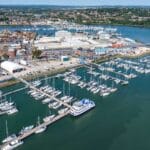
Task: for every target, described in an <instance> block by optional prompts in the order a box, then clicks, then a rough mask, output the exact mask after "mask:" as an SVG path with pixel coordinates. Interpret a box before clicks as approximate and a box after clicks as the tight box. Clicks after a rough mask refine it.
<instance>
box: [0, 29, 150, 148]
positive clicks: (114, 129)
mask: <svg viewBox="0 0 150 150" xmlns="http://www.w3.org/2000/svg"><path fill="white" fill-rule="evenodd" d="M118 30H119V31H120V32H122V34H124V36H127V37H133V38H134V37H135V38H138V39H140V40H143V42H149V39H150V29H141V28H132V27H119V29H118ZM148 35H149V36H148ZM81 72H83V69H79V70H78V73H81ZM44 82H45V81H43V83H44ZM47 82H49V83H51V82H52V80H48V81H47ZM55 83H56V84H55V85H56V87H57V88H59V89H62V88H63V81H62V80H60V79H57V80H56V81H55ZM149 83H150V75H139V76H138V77H137V78H136V79H133V80H131V81H130V84H129V85H128V86H125V87H119V90H118V91H117V92H116V93H114V94H112V95H110V96H108V97H106V98H102V97H100V96H98V95H93V94H91V93H89V92H87V91H86V90H85V89H82V90H81V89H80V88H79V87H76V86H71V95H73V96H74V97H77V98H79V99H80V98H83V97H88V98H90V99H92V100H94V101H95V103H96V108H95V109H93V110H92V111H90V112H88V113H86V114H84V115H82V116H80V117H78V118H73V117H71V116H67V117H65V118H63V119H62V120H60V121H58V122H57V123H55V124H53V125H51V126H49V128H48V130H47V131H46V132H44V133H42V134H39V135H34V136H31V137H29V138H28V139H26V140H25V141H24V144H23V145H22V146H21V147H19V148H18V150H41V149H42V150H50V149H51V150H84V149H86V150H93V149H94V150H149V149H150V119H149V114H150V109H149V108H150V92H149V91H150V84H149ZM22 86H23V85H22V84H18V85H15V86H13V87H9V88H4V89H2V90H3V91H5V92H7V91H10V90H13V89H17V88H19V87H22ZM65 87H66V90H65V93H66V94H67V92H68V84H67V83H66V84H65ZM8 98H9V97H8ZM11 98H12V100H13V101H15V103H16V105H17V107H18V108H19V110H20V111H19V113H17V114H16V115H12V116H2V117H0V141H1V140H2V139H3V138H4V137H5V120H6V119H7V121H8V127H9V132H10V133H17V132H19V130H20V129H21V128H22V127H23V126H27V125H30V124H33V123H34V124H35V123H36V120H37V116H40V117H41V118H42V117H44V116H46V115H47V114H48V112H49V110H48V107H47V105H43V104H42V103H41V102H40V101H35V100H34V99H32V98H31V97H30V96H29V95H27V90H24V91H21V92H18V93H17V94H13V95H11Z"/></svg>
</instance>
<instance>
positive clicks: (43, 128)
mask: <svg viewBox="0 0 150 150" xmlns="http://www.w3.org/2000/svg"><path fill="white" fill-rule="evenodd" d="M46 128H47V127H46V126H40V127H39V128H38V129H37V130H36V131H35V134H39V133H42V132H44V131H45V130H46Z"/></svg>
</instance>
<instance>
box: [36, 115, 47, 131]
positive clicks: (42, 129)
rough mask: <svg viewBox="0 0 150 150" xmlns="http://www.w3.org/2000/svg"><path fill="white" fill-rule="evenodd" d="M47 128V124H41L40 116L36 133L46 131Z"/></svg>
mask: <svg viewBox="0 0 150 150" xmlns="http://www.w3.org/2000/svg"><path fill="white" fill-rule="evenodd" d="M46 128H47V127H46V126H45V125H41V124H40V117H38V122H37V130H36V131H35V134H38V133H42V132H44V131H45V130H46Z"/></svg>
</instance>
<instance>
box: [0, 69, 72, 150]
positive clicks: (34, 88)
mask: <svg viewBox="0 0 150 150" xmlns="http://www.w3.org/2000/svg"><path fill="white" fill-rule="evenodd" d="M8 73H9V72H8ZM9 74H10V75H11V76H12V77H13V78H15V79H17V80H19V81H21V82H22V83H24V84H25V85H26V86H25V87H23V88H20V89H18V90H15V91H12V92H9V93H6V94H4V95H5V96H6V95H9V94H12V93H15V92H17V91H20V90H23V89H26V88H31V89H33V90H35V91H37V92H39V93H41V94H44V95H45V96H47V97H48V98H51V99H53V100H55V101H56V102H59V103H61V104H62V105H64V106H66V107H67V108H69V110H68V111H66V112H64V113H63V114H60V115H57V116H56V117H55V118H53V119H52V120H50V121H48V122H43V123H42V124H40V125H39V126H36V127H35V128H33V129H32V130H30V131H29V132H27V133H25V134H23V135H19V136H18V137H17V139H16V140H23V139H25V138H27V137H29V136H31V135H32V134H34V133H35V132H36V131H37V130H38V129H39V128H41V127H44V126H46V127H47V126H49V125H51V124H52V123H54V122H56V121H58V120H59V119H61V118H63V117H65V116H66V115H68V114H69V113H70V109H72V106H71V105H69V104H67V103H65V102H63V101H61V100H59V99H58V98H56V97H54V96H52V95H49V94H47V93H46V92H44V91H42V90H40V89H38V88H37V87H35V86H33V85H32V84H31V83H29V82H28V81H26V80H24V79H22V78H21V77H17V76H15V75H14V74H11V73H9ZM10 143H11V141H10V142H8V143H5V144H3V145H1V146H0V149H2V148H3V147H5V146H6V145H8V144H10Z"/></svg>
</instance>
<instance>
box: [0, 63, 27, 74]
mask: <svg viewBox="0 0 150 150" xmlns="http://www.w3.org/2000/svg"><path fill="white" fill-rule="evenodd" d="M1 68H2V69H4V70H6V71H8V72H10V73H15V72H21V71H23V70H24V69H25V68H24V67H23V66H21V65H19V64H17V63H15V62H12V61H4V62H2V63H1Z"/></svg>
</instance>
